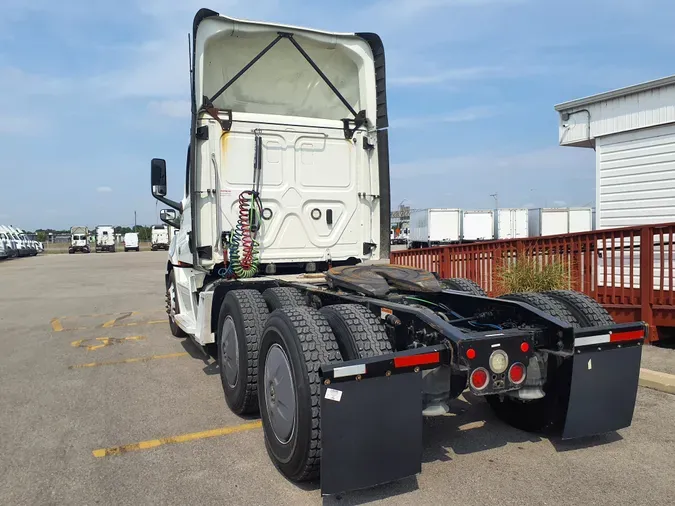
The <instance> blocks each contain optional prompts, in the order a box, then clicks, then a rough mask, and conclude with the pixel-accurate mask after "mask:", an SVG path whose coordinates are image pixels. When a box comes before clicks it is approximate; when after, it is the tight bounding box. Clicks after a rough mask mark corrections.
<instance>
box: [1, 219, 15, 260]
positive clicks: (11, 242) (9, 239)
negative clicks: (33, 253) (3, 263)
mask: <svg viewBox="0 0 675 506" xmlns="http://www.w3.org/2000/svg"><path fill="white" fill-rule="evenodd" d="M0 241H2V243H3V244H4V250H5V254H6V258H14V257H17V256H19V246H18V244H17V240H16V239H15V238H14V236H13V235H12V233H11V232H10V230H9V229H8V228H7V227H6V226H5V225H0Z"/></svg>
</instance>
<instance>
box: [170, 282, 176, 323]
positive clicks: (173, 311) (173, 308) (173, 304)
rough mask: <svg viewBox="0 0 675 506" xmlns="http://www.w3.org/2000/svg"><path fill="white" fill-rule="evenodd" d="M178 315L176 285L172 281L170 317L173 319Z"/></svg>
mask: <svg viewBox="0 0 675 506" xmlns="http://www.w3.org/2000/svg"><path fill="white" fill-rule="evenodd" d="M174 316H176V285H175V284H174V283H171V284H170V285H169V318H171V320H172V321H173V319H174Z"/></svg>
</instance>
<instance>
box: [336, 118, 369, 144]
mask: <svg viewBox="0 0 675 506" xmlns="http://www.w3.org/2000/svg"><path fill="white" fill-rule="evenodd" d="M352 124H353V125H354V128H350V125H352ZM365 124H366V111H360V112H359V113H358V114H357V115H356V117H355V118H354V119H352V118H345V119H343V120H342V128H343V130H344V133H345V139H347V140H351V138H352V137H354V132H356V131H357V130H358V129H359V128H361V127H362V126H363V125H365Z"/></svg>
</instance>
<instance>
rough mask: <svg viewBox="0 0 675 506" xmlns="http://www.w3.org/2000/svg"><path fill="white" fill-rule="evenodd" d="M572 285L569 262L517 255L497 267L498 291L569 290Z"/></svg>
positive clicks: (502, 292)
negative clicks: (515, 257) (545, 261)
mask: <svg viewBox="0 0 675 506" xmlns="http://www.w3.org/2000/svg"><path fill="white" fill-rule="evenodd" d="M571 287H572V280H571V276H570V268H569V264H568V263H566V262H561V261H558V260H554V259H550V260H549V262H548V263H543V261H542V258H541V257H534V258H533V257H522V256H521V257H519V258H518V259H517V260H516V259H510V260H506V261H505V262H504V264H503V265H502V266H501V267H499V268H498V269H497V289H498V291H499V293H501V294H504V293H520V292H545V291H547V290H569V289H570V288H571Z"/></svg>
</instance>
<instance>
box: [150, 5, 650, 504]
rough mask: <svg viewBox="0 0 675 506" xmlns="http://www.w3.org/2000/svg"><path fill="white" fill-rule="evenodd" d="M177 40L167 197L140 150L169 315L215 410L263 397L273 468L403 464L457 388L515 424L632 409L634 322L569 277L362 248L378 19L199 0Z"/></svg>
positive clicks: (380, 191) (370, 230)
mask: <svg viewBox="0 0 675 506" xmlns="http://www.w3.org/2000/svg"><path fill="white" fill-rule="evenodd" d="M192 48H193V49H192V50H193V52H192V59H191V61H192V68H191V74H190V75H191V84H192V86H191V89H192V108H191V110H192V119H191V135H190V144H189V149H188V157H187V159H188V161H187V185H186V186H187V187H186V192H185V194H184V196H183V198H182V199H181V200H180V201H174V200H171V199H169V198H167V181H166V162H165V161H164V160H162V159H153V160H152V162H151V188H152V194H153V196H154V197H155V198H156V199H158V200H160V201H161V202H164V203H165V204H166V205H168V206H170V207H171V208H172V209H171V210H162V213H161V214H160V216H161V217H162V221H163V222H164V223H167V224H168V225H171V226H172V227H176V228H179V231H178V234H177V236H176V240H175V241H173V242H172V244H171V246H170V248H169V256H168V260H167V264H166V277H165V279H166V301H167V312H168V318H169V325H170V328H171V332H172V333H173V335H175V336H177V337H185V336H186V335H187V336H189V337H190V338H191V339H192V340H193V341H194V342H195V343H197V344H198V345H201V346H209V345H213V346H215V348H216V350H217V360H218V364H219V370H220V378H221V382H222V385H223V389H224V392H225V399H226V401H227V404H228V406H229V408H230V409H231V410H232V411H233V412H235V413H237V414H252V413H257V412H258V411H259V412H260V416H261V418H262V426H263V433H264V437H265V442H266V446H267V450H268V453H269V455H270V458H271V460H272V461H273V462H274V464H275V465H276V467H277V468H278V469H279V470H280V471H281V472H282V473H283V474H284V475H285V476H287V477H288V478H289V479H291V480H293V481H302V480H307V479H312V478H316V477H317V476H318V475H319V474H320V476H321V490H322V493H324V494H335V493H340V492H344V491H347V490H352V489H358V488H365V487H369V486H372V485H376V484H380V483H385V482H388V481H393V480H396V479H399V478H403V477H405V476H410V475H414V474H416V473H418V472H420V471H421V459H422V450H423V447H422V430H423V423H422V420H423V416H437V415H444V414H446V413H447V412H448V410H449V408H448V403H449V402H451V400H452V399H454V398H456V397H458V396H459V395H460V394H461V393H462V392H463V391H464V390H465V389H467V388H468V389H469V390H470V391H471V393H472V394H473V395H474V396H476V397H483V398H485V399H486V400H487V402H488V403H489V404H490V406H491V407H492V408H493V409H494V410H495V412H496V413H497V414H498V415H499V416H500V417H502V418H503V419H504V420H506V421H508V422H509V423H511V424H513V425H514V426H516V427H520V428H522V429H526V430H545V429H552V430H556V431H559V432H561V433H562V435H563V437H564V438H575V437H581V436H587V435H591V434H598V433H604V432H608V431H613V430H616V429H619V428H623V427H627V426H628V425H630V423H631V420H632V416H633V408H634V406H635V398H636V394H637V385H638V376H639V368H640V358H641V350H642V348H641V345H642V343H643V342H644V338H645V333H646V331H647V330H646V329H647V327H646V326H645V325H644V324H643V323H626V324H621V325H616V324H614V322H613V321H612V319H611V317H609V315H608V314H607V312H606V311H604V309H603V308H602V307H601V306H599V305H598V304H597V303H596V302H595V301H593V300H592V299H588V298H587V297H585V296H584V295H582V294H579V293H576V292H571V291H559V292H551V293H547V294H535V293H525V294H512V295H508V296H504V297H501V298H497V299H495V298H489V297H487V296H486V295H485V292H483V291H482V290H481V288H480V287H479V286H477V285H476V284H475V283H472V282H471V281H469V280H466V279H448V280H439V279H438V277H437V276H435V275H434V274H433V273H431V272H428V271H424V270H421V269H414V268H406V267H402V266H396V265H388V264H382V263H380V262H371V261H373V260H382V259H386V258H387V257H388V254H389V229H390V226H389V218H390V211H389V209H390V197H389V161H388V142H387V139H388V134H387V102H386V89H385V59H384V49H383V46H382V42H381V41H380V38H379V37H378V36H377V35H374V34H370V33H361V34H344V33H327V32H321V31H317V30H310V29H304V28H296V27H290V26H283V25H276V24H270V23H258V22H251V21H242V20H235V19H231V18H227V17H224V16H221V15H219V14H218V13H216V12H214V11H211V10H208V9H202V10H200V11H199V12H198V13H197V15H196V17H195V19H194V23H193V34H192ZM591 363H592V364H593V367H591V366H590V364H591ZM587 364H588V365H587ZM624 437H628V436H625V435H624ZM241 458H246V456H244V455H242V457H241ZM551 479H552V480H555V477H552V478H551Z"/></svg>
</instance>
